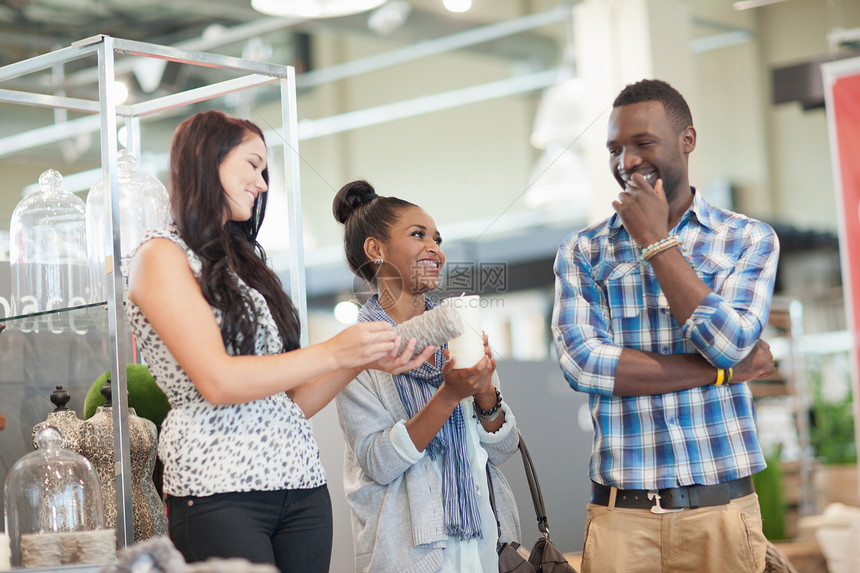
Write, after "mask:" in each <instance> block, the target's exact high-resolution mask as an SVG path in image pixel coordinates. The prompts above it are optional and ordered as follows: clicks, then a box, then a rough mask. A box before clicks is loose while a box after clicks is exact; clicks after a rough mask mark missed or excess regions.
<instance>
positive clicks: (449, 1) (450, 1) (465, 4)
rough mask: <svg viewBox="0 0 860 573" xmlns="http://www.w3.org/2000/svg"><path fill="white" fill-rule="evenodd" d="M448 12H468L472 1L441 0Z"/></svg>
mask: <svg viewBox="0 0 860 573" xmlns="http://www.w3.org/2000/svg"><path fill="white" fill-rule="evenodd" d="M442 4H444V6H445V8H447V9H448V11H449V12H468V11H469V10H470V9H471V8H472V0H442Z"/></svg>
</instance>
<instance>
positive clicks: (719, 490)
mask: <svg viewBox="0 0 860 573" xmlns="http://www.w3.org/2000/svg"><path fill="white" fill-rule="evenodd" d="M611 491H612V488H611V487H609V486H608V485H602V484H599V483H595V482H591V503H596V504H597V505H606V506H608V505H609V494H610V492H611ZM753 492H755V486H754V485H753V480H752V477H751V476H747V477H742V478H738V479H736V480H732V481H727V482H724V483H718V484H715V485H688V486H686V487H670V488H666V489H660V490H657V491H656V492H654V491H648V490H645V489H619V490H617V492H616V495H615V507H626V508H633V509H652V508H654V510H659V509H684V508H690V509H694V508H697V507H706V506H712V505H725V504H727V503H729V502H730V501H731V500H733V499H737V498H739V497H744V496H745V495H749V494H751V493H753ZM655 493H656V495H655ZM658 496H659V497H658ZM655 512H656V513H659V511H655Z"/></svg>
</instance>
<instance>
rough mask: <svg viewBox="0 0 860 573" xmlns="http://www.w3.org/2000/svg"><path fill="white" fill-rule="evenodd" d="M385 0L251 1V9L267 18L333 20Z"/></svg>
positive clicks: (377, 4) (363, 10)
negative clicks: (267, 16) (266, 15)
mask: <svg viewBox="0 0 860 573" xmlns="http://www.w3.org/2000/svg"><path fill="white" fill-rule="evenodd" d="M385 2H386V0H251V7H252V8H253V9H254V10H256V11H257V12H262V13H263V14H268V15H269V16H280V17H287V18H334V17H336V16H346V15H349V14H358V13H359V12H365V11H367V10H372V9H373V8H376V7H377V6H381V5H382V4H384V3H385Z"/></svg>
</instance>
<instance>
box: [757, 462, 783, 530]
mask: <svg viewBox="0 0 860 573" xmlns="http://www.w3.org/2000/svg"><path fill="white" fill-rule="evenodd" d="M766 461H767V467H766V468H765V469H763V470H762V471H760V472H758V473H757V474H754V475H753V483H754V484H755V490H756V492H757V493H758V502H759V506H760V507H761V525H762V530H763V531H764V535H765V537H767V538H768V539H770V540H771V541H776V540H778V539H785V538H786V534H785V495H784V493H783V488H784V486H783V480H782V464H781V462H780V461H779V453H778V452H777V453H776V454H775V455H773V456H768V457H767V458H766Z"/></svg>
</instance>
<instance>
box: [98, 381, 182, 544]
mask: <svg viewBox="0 0 860 573" xmlns="http://www.w3.org/2000/svg"><path fill="white" fill-rule="evenodd" d="M104 389H105V390H106V392H107V393H109V392H110V385H107V384H106V385H105V386H104ZM106 397H107V396H106ZM128 438H129V447H130V454H129V455H130V458H131V499H132V515H133V517H134V542H135V543H137V542H139V541H143V540H145V539H149V538H150V537H153V536H154V535H157V534H164V533H166V531H167V517H166V515H165V512H164V505H163V504H162V503H161V500H160V499H158V493H157V492H156V489H155V484H154V483H153V481H152V468H153V466H154V464H155V456H156V445H157V438H156V432H155V425H154V424H153V423H152V422H150V421H149V420H146V419H144V418H140V417H139V416H137V414H135V412H134V409H133V408H130V409H129V413H128ZM81 453H82V454H83V455H84V456H85V457H86V458H87V459H89V460H90V461H91V462H92V464H93V465H94V466H95V468H96V472H98V475H99V480H100V481H101V485H102V495H103V498H104V500H105V526H106V527H108V528H112V527H116V521H117V507H116V481H115V480H116V477H115V469H114V468H115V466H114V455H113V454H114V442H113V409H112V407H111V402H110V398H108V401H107V402H106V404H105V405H104V406H99V407H98V409H97V410H96V413H95V414H94V415H93V416H92V417H91V418H90V419H88V420H85V421H84V422H83V424H82V425H81ZM144 484H145V485H144Z"/></svg>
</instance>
